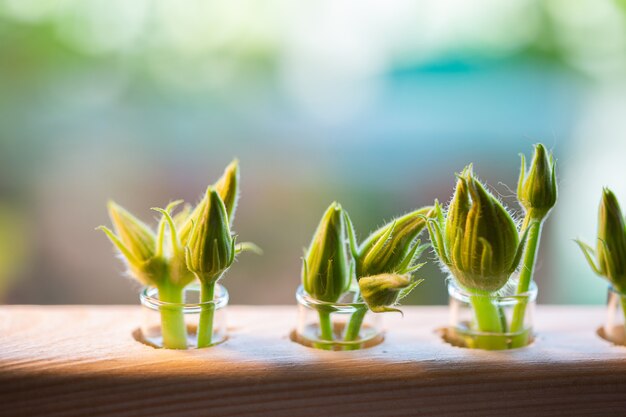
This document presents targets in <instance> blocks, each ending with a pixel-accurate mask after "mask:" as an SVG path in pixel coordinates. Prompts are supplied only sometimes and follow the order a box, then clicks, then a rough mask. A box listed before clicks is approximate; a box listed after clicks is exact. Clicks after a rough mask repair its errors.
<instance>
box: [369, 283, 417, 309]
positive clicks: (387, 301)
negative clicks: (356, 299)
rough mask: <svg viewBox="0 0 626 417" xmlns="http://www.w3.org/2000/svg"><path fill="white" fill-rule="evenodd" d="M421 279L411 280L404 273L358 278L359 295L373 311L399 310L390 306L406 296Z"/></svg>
mask: <svg viewBox="0 0 626 417" xmlns="http://www.w3.org/2000/svg"><path fill="white" fill-rule="evenodd" d="M420 282H422V281H421V280H415V281H414V280H411V279H410V278H409V277H408V276H406V275H399V274H380V275H373V276H368V277H363V278H361V279H360V280H359V288H360V290H361V296H362V297H363V300H364V301H365V302H366V303H367V305H368V307H369V308H370V310H372V311H373V312H374V313H384V312H387V311H397V312H401V311H400V310H398V309H396V308H392V307H391V306H394V305H396V303H397V302H398V301H399V300H400V299H401V298H403V297H404V296H406V295H407V294H408V293H409V292H410V291H411V290H412V289H413V288H415V287H416V286H417V285H418V284H419V283H420Z"/></svg>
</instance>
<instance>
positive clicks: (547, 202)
mask: <svg viewBox="0 0 626 417" xmlns="http://www.w3.org/2000/svg"><path fill="white" fill-rule="evenodd" d="M521 158H522V167H521V169H520V176H519V181H518V183H517V198H518V200H519V202H520V204H521V205H522V207H524V209H525V210H526V212H527V213H530V214H531V217H532V218H534V219H536V220H542V219H544V218H545V217H546V216H547V215H548V213H549V212H550V210H551V209H552V207H554V205H555V204H556V199H557V184H556V169H555V162H554V157H553V156H552V153H550V154H548V151H546V148H545V147H544V146H543V145H542V144H540V143H539V144H537V145H535V155H534V157H533V160H532V162H531V164H530V169H529V170H528V171H527V170H526V160H525V158H524V155H521Z"/></svg>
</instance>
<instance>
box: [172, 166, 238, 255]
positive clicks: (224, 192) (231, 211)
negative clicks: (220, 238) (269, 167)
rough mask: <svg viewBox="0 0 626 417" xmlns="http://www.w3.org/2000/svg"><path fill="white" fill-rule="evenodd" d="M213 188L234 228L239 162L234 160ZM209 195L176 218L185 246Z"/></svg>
mask: <svg viewBox="0 0 626 417" xmlns="http://www.w3.org/2000/svg"><path fill="white" fill-rule="evenodd" d="M212 187H213V188H214V189H215V191H217V193H218V194H219V196H220V198H221V199H222V202H223V204H224V207H225V208H226V215H227V217H228V224H229V226H231V227H232V225H233V221H234V220H235V211H236V209H237V202H238V201H239V160H238V159H234V160H233V161H232V162H231V163H230V164H228V166H227V167H226V169H225V170H224V173H223V174H222V176H221V177H220V179H218V180H217V181H216V182H215V183H214V184H213V185H212ZM207 198H208V194H205V195H204V197H203V198H202V200H200V202H199V203H198V205H197V206H195V207H194V208H193V210H192V209H191V207H189V206H185V208H184V209H183V211H181V212H180V213H178V214H177V215H176V216H175V218H174V219H175V221H176V223H177V225H178V226H179V230H180V240H181V243H182V244H183V245H186V244H187V242H188V240H189V238H190V237H191V231H192V230H193V228H194V222H195V219H197V218H198V217H200V215H201V214H200V212H201V211H202V210H204V207H205V205H206V203H207Z"/></svg>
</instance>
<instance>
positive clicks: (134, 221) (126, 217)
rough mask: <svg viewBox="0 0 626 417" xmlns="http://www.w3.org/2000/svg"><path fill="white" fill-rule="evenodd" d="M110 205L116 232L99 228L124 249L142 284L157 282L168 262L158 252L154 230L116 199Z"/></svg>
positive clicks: (128, 261) (119, 248)
mask: <svg viewBox="0 0 626 417" xmlns="http://www.w3.org/2000/svg"><path fill="white" fill-rule="evenodd" d="M108 209H109V217H111V221H112V222H113V228H114V229H115V233H114V232H113V231H111V230H110V229H108V228H107V227H105V226H100V227H98V230H102V231H103V232H104V233H105V234H106V235H107V237H108V238H109V240H111V242H112V243H113V245H115V247H116V248H117V249H118V250H119V251H120V252H121V254H122V256H123V257H124V259H125V260H126V262H127V264H128V267H129V270H130V273H131V274H132V275H133V277H135V278H136V279H137V280H138V281H140V282H141V283H143V284H146V285H156V284H157V282H158V281H159V280H160V278H161V277H162V275H163V274H162V272H163V270H164V268H165V265H164V262H163V259H162V258H161V257H160V256H157V244H156V243H157V240H156V236H155V234H154V232H153V231H152V230H150V228H149V227H148V226H147V225H146V224H145V223H143V222H142V221H141V220H139V219H138V218H136V217H135V216H133V215H132V214H131V213H130V212H128V211H127V210H126V209H124V208H123V207H122V206H120V205H118V204H116V203H115V202H113V201H109V204H108Z"/></svg>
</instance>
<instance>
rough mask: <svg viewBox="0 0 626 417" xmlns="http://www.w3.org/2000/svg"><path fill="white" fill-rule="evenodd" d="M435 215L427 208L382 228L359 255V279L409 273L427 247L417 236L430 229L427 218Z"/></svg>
mask: <svg viewBox="0 0 626 417" xmlns="http://www.w3.org/2000/svg"><path fill="white" fill-rule="evenodd" d="M433 213H434V211H433V208H432V207H424V208H421V209H419V210H416V211H414V212H411V213H409V214H406V215H404V216H402V217H399V218H397V219H395V220H393V221H392V222H390V223H388V224H386V225H385V226H383V227H381V228H380V229H378V230H377V231H375V232H374V233H372V234H371V235H370V236H369V237H368V238H367V239H365V241H364V242H363V243H362V244H361V246H360V247H359V249H358V254H357V256H356V259H357V263H356V273H357V278H360V277H364V276H371V275H378V274H385V273H387V274H391V273H396V274H407V273H410V272H412V271H413V270H414V269H415V266H416V265H415V261H416V259H417V258H419V256H420V255H421V253H422V252H423V251H424V249H425V248H426V245H420V242H419V240H417V237H418V236H419V235H420V233H422V231H423V230H425V229H426V222H427V217H428V216H432V214H433Z"/></svg>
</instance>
